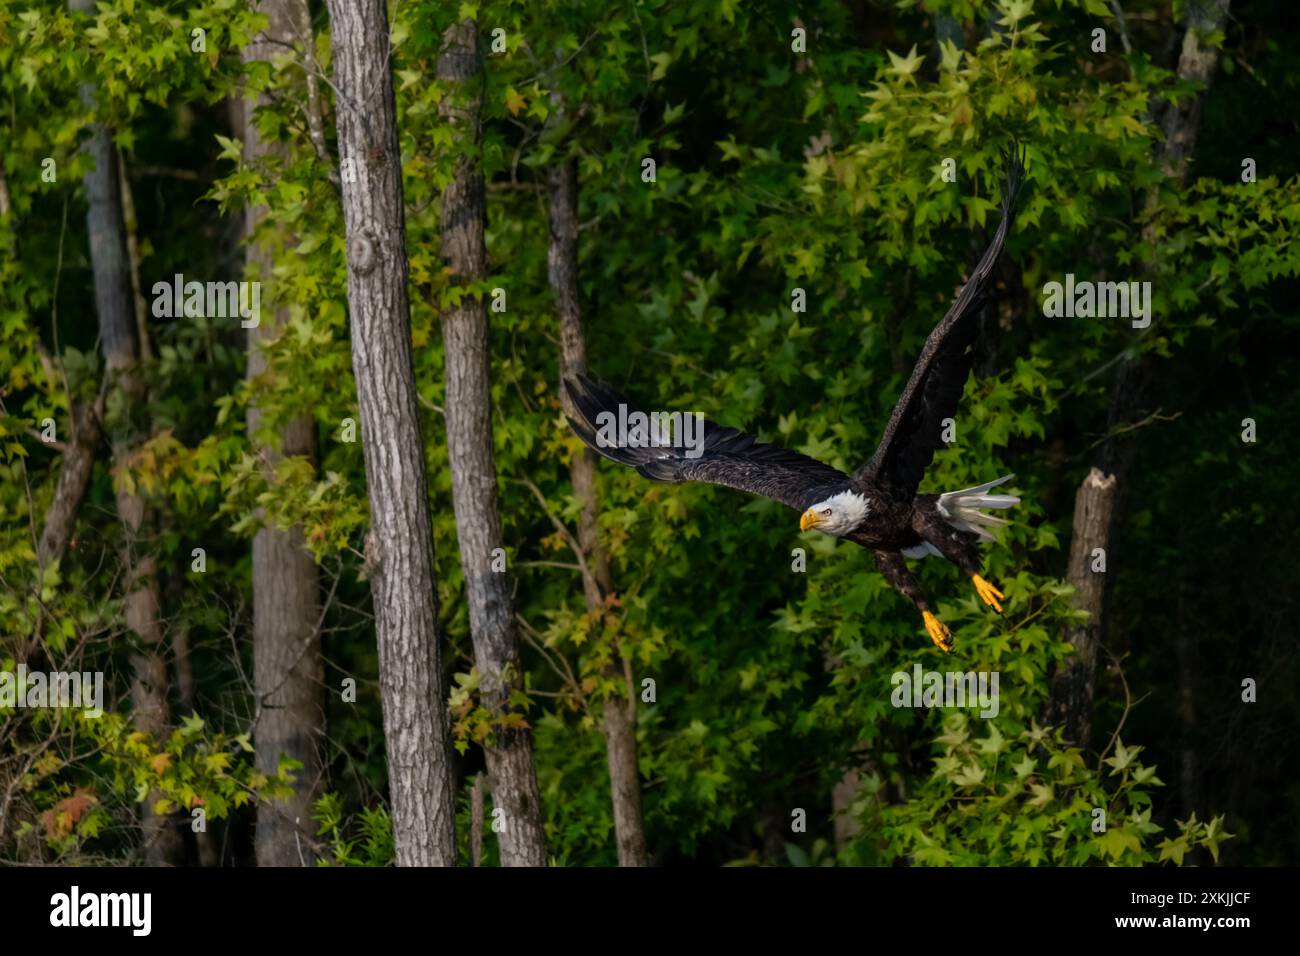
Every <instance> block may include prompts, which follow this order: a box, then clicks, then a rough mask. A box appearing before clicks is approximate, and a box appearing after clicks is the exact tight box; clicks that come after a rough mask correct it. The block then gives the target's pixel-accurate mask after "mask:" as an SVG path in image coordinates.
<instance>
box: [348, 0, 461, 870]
mask: <svg viewBox="0 0 1300 956" xmlns="http://www.w3.org/2000/svg"><path fill="white" fill-rule="evenodd" d="M328 5H329V12H330V25H331V31H332V35H333V49H334V72H335V79H336V83H337V87H336V89H337V95H338V102H337V103H336V114H337V117H338V136H339V152H340V154H341V156H342V158H343V160H345V161H346V160H352V167H353V170H352V171H353V172H355V176H345V177H343V182H342V187H343V218H344V226H345V229H346V233H347V258H348V308H349V312H350V314H351V319H352V367H353V371H354V373H355V375H356V380H357V397H358V400H359V403H360V406H361V433H362V448H363V451H364V455H365V464H366V489H367V492H368V495H369V498H370V522H371V528H370V532H369V533H368V534H367V536H366V565H367V569H368V572H369V575H370V588H371V593H372V595H373V599H374V612H375V631H376V635H377V638H378V642H379V683H380V694H381V697H382V699H383V710H384V743H385V747H386V750H387V756H388V788H389V796H390V799H391V803H392V818H393V840H394V843H395V845H396V850H397V862H398V865H400V866H454V865H455V863H456V834H455V822H456V821H455V804H454V803H453V798H452V788H451V774H450V768H449V763H450V750H449V741H448V737H447V704H446V695H445V693H444V691H443V684H442V664H441V660H440V655H441V651H440V648H439V646H438V594H437V590H436V582H435V580H434V570H433V530H432V526H431V525H430V522H429V498H428V486H427V483H426V478H425V469H424V442H423V439H422V437H421V435H420V413H419V407H418V405H417V403H416V397H415V369H414V366H413V365H412V361H411V312H410V302H409V300H408V298H407V288H406V286H407V262H406V221H405V215H404V210H403V205H402V203H403V198H402V160H401V155H400V152H399V150H398V145H397V108H396V103H395V100H394V97H393V79H392V74H391V72H390V66H389V62H388V52H389V40H388V15H387V9H386V4H385V2H384V0H328Z"/></svg>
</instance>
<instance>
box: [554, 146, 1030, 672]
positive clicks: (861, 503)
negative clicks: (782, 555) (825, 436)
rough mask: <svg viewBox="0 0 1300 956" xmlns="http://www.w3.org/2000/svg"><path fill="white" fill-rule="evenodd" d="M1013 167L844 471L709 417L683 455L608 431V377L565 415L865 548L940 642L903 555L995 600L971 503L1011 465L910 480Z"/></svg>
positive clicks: (640, 457) (983, 534)
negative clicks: (981, 478)
mask: <svg viewBox="0 0 1300 956" xmlns="http://www.w3.org/2000/svg"><path fill="white" fill-rule="evenodd" d="M1023 174H1024V166H1023V159H1022V157H1021V156H1020V155H1019V153H1018V151H1013V152H1012V153H1010V154H1009V155H1008V160H1007V185H1006V189H1005V190H1004V192H1003V197H1002V221H1001V222H1000V223H999V225H998V228H997V231H996V232H995V233H994V236H993V240H992V241H991V242H990V244H989V247H988V249H986V250H985V252H984V255H983V256H982V257H981V258H980V261H979V263H978V264H977V265H976V266H975V268H974V270H972V272H971V275H970V278H969V279H968V280H967V281H966V284H965V285H964V286H963V287H962V289H961V291H960V292H959V293H958V295H957V299H956V301H955V302H954V303H953V305H952V307H951V308H950V309H949V310H948V314H947V315H945V316H944V318H943V319H942V321H940V322H939V324H938V325H937V326H935V328H934V330H933V331H932V332H931V333H930V335H929V337H928V338H927V339H926V343H925V347H924V348H923V349H922V351H921V355H920V357H919V358H918V359H917V362H916V366H915V367H914V368H913V370H912V375H911V377H910V378H909V380H908V383H907V385H906V387H905V388H904V390H903V393H902V395H901V396H899V399H898V402H897V404H896V405H895V406H894V411H893V414H892V415H891V416H890V419H889V423H888V424H887V425H886V426H885V432H884V435H883V437H882V438H881V440H880V444H879V446H878V447H877V448H876V451H875V454H874V455H872V457H871V460H870V461H868V462H867V463H866V464H864V465H863V466H862V467H861V468H859V469H858V470H857V471H855V472H854V473H853V474H851V475H848V474H845V473H844V472H841V471H839V470H838V469H836V468H832V467H831V466H830V465H827V464H824V463H822V462H819V461H817V460H816V459H813V458H809V457H808V456H806V455H801V454H799V453H798V452H793V451H790V450H788V449H784V448H780V447H778V446H775V445H767V444H762V443H760V442H757V441H755V440H754V438H753V437H752V436H750V435H747V434H745V433H744V432H741V431H739V430H737V429H735V428H727V427H725V426H721V425H717V424H715V423H713V422H709V421H705V422H703V423H702V427H703V431H702V442H701V443H699V445H698V447H696V448H694V449H691V450H689V451H690V453H689V454H688V450H687V449H684V448H682V447H672V446H670V445H668V444H662V443H660V444H656V443H651V442H646V441H640V442H638V441H628V442H622V441H620V442H610V441H608V440H605V438H604V436H605V432H603V431H602V429H603V428H604V427H605V424H608V422H609V421H610V417H611V416H617V415H618V411H619V408H620V406H622V407H623V410H624V411H625V412H626V411H627V409H630V408H632V406H631V405H630V403H629V402H628V401H627V399H626V398H624V397H623V396H622V395H620V394H619V393H618V392H617V391H615V390H614V389H612V388H610V387H609V386H608V385H605V384H603V383H600V382H596V381H593V380H591V379H588V378H585V377H580V378H576V379H568V380H566V382H565V387H566V390H567V392H568V397H569V399H570V402H571V404H572V410H573V414H572V415H571V416H570V418H569V421H570V424H571V425H572V426H573V429H574V431H576V432H577V433H578V435H579V436H580V437H581V438H582V439H583V441H584V442H586V444H587V445H589V446H590V447H591V448H593V449H594V450H595V451H597V452H599V453H600V454H602V455H604V456H605V457H606V458H610V459H612V460H614V461H617V462H620V463H622V464H625V465H629V466H631V467H633V468H635V469H636V470H637V471H638V472H640V473H641V474H642V475H644V476H645V477H647V478H652V479H654V480H656V481H670V482H679V481H703V482H708V483H710V484H715V485H722V486H724V487H727V488H735V489H738V490H741V491H747V492H750V493H751V494H757V495H762V496H764V497H767V498H771V499H773V500H775V501H779V502H781V503H782V504H784V505H787V506H789V507H791V508H794V509H795V510H796V511H798V512H800V513H801V515H802V518H801V522H800V523H801V527H802V528H803V529H804V530H807V529H808V528H817V529H818V530H822V531H825V532H826V533H828V534H834V535H836V536H838V537H842V538H846V539H847V540H849V541H853V542H854V543H856V544H859V545H861V546H862V547H864V548H867V549H869V550H870V551H871V552H872V553H873V555H874V556H875V559H876V564H877V567H879V569H880V572H881V573H882V574H883V575H884V576H885V579H886V580H887V581H889V583H890V584H891V585H893V587H894V588H896V589H897V590H898V591H900V592H901V593H902V594H904V595H905V596H907V597H908V598H909V599H910V600H911V601H912V603H913V604H915V605H916V607H917V608H918V609H919V610H920V611H921V612H922V615H923V617H924V619H925V626H926V630H927V631H928V632H929V634H930V637H931V639H932V640H933V641H934V643H935V644H936V645H937V646H939V647H940V648H941V649H943V650H945V651H947V650H950V649H951V647H952V640H951V634H950V633H949V632H948V629H947V628H946V627H944V626H943V625H942V624H941V623H940V622H939V621H938V619H937V618H935V617H934V615H933V614H932V613H931V611H930V606H929V604H928V602H927V601H926V598H925V595H924V593H923V592H922V591H921V588H920V585H919V584H918V583H917V581H916V579H915V578H914V577H913V576H912V574H911V572H910V571H909V570H908V568H907V563H906V561H905V557H923V556H924V555H926V554H937V555H941V556H942V557H944V558H947V559H948V560H949V561H951V562H952V563H953V564H955V565H957V566H958V567H959V568H961V569H962V571H964V572H965V573H966V574H967V575H969V576H970V577H971V578H972V580H973V581H974V584H975V587H976V590H977V591H978V593H979V595H980V597H981V598H983V600H984V601H985V603H987V604H988V605H990V606H991V607H993V608H994V609H995V610H998V611H1001V604H999V599H1001V598H1002V593H1001V592H1000V591H998V590H997V589H996V588H994V587H993V585H991V584H989V583H988V582H987V581H985V580H984V579H983V578H982V577H981V576H980V571H981V567H982V565H981V562H980V558H979V550H978V544H979V542H980V540H981V539H983V540H992V535H990V534H989V533H988V531H987V530H986V528H987V527H988V526H990V525H996V524H1003V523H1005V522H1003V521H1001V520H1000V519H997V518H994V517H993V516H991V515H987V514H984V513H983V512H982V511H981V510H980V509H985V508H993V509H1002V508H1007V507H1010V506H1011V505H1013V504H1016V503H1017V502H1018V501H1019V499H1018V498H1015V497H1012V496H1010V495H1000V494H999V495H990V494H989V493H988V492H989V491H990V490H991V489H992V488H993V487H994V486H996V485H999V484H1001V483H1002V482H1004V481H1006V480H1008V479H1009V478H1010V477H1011V476H1009V475H1008V476H1006V477H1005V478H1001V479H998V480H997V481H992V482H988V483H986V484H984V485H980V486H978V487H975V488H967V489H964V490H962V491H955V492H948V493H946V494H942V495H936V494H923V495H922V494H917V488H918V487H919V485H920V483H921V479H922V477H923V476H924V474H925V470H926V468H928V467H929V465H930V462H931V460H932V459H933V458H934V453H935V451H937V450H938V449H939V448H940V447H941V446H942V445H943V440H942V430H943V427H944V423H945V419H949V418H951V417H952V416H953V415H954V414H955V413H956V411H957V406H958V404H959V403H960V401H961V395H962V390H963V388H964V387H965V384H966V377H967V375H968V374H969V372H970V367H971V355H970V345H971V343H972V342H973V341H974V338H975V335H976V332H977V331H978V314H979V311H980V309H981V308H982V307H983V306H984V304H985V303H986V301H987V299H988V296H989V294H990V292H991V288H992V275H993V268H994V266H995V265H996V263H997V259H998V256H999V255H1000V254H1001V252H1002V246H1003V243H1004V242H1005V240H1006V235H1007V231H1008V229H1009V228H1010V224H1011V220H1012V216H1013V213H1014V210H1015V200H1016V195H1017V192H1018V189H1019V185H1020V181H1021V178H1022V176H1023ZM602 423H605V424H602Z"/></svg>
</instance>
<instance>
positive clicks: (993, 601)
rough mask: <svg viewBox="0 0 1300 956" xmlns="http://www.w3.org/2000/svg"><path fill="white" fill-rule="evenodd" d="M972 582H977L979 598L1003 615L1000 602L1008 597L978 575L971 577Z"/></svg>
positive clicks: (976, 587)
mask: <svg viewBox="0 0 1300 956" xmlns="http://www.w3.org/2000/svg"><path fill="white" fill-rule="evenodd" d="M971 580H972V581H974V582H975V590H976V591H977V592H978V593H979V596H980V597H981V598H983V599H984V603H985V604H987V605H988V606H989V607H991V608H993V610H995V611H997V612H998V613H999V614H1001V613H1002V604H1001V603H1000V602H1001V601H1002V599H1004V598H1005V597H1006V595H1005V594H1003V593H1002V592H1001V591H999V590H998V589H997V588H995V587H994V586H993V585H991V584H989V583H988V582H987V581H985V580H984V579H983V578H982V577H980V576H979V575H978V574H974V575H971Z"/></svg>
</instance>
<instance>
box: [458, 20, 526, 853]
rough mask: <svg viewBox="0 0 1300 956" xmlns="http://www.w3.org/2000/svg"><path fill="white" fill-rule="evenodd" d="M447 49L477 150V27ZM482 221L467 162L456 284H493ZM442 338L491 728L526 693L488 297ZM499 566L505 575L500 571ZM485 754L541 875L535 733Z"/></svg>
mask: <svg viewBox="0 0 1300 956" xmlns="http://www.w3.org/2000/svg"><path fill="white" fill-rule="evenodd" d="M443 39H444V43H445V47H444V52H443V54H442V55H441V56H440V57H439V58H438V78H439V79H440V80H443V81H445V82H448V83H450V84H451V85H452V88H451V90H450V91H449V93H448V95H447V96H446V98H444V99H443V101H442V103H441V104H440V106H439V112H440V114H441V115H442V117H443V119H444V120H446V121H447V123H448V124H449V125H450V126H452V127H453V128H457V129H458V130H459V132H460V135H461V138H462V142H463V143H465V144H470V143H473V144H475V145H477V144H478V141H479V139H480V131H481V130H480V119H479V115H478V109H477V107H476V106H473V105H470V106H465V105H464V102H463V101H465V100H466V99H468V97H469V96H471V95H473V94H475V93H476V92H477V91H476V90H472V89H470V87H471V86H472V85H473V82H472V81H474V80H475V79H476V78H478V79H480V81H481V76H480V70H479V48H478V31H477V28H476V27H475V25H474V21H472V20H466V21H464V22H462V23H458V24H454V25H453V26H451V27H449V28H448V30H447V32H446V34H444V37H443ZM485 219H486V212H485V208H484V199H483V175H482V172H481V171H480V167H479V163H478V159H477V158H476V157H475V156H473V155H470V154H468V153H462V154H461V156H460V158H459V159H458V160H457V163H456V172H455V175H454V177H453V179H452V181H451V183H450V184H448V186H447V189H446V191H445V192H444V193H443V195H442V211H441V230H442V236H441V254H442V261H443V262H444V263H445V264H446V266H447V267H448V268H449V269H450V270H451V272H452V274H453V277H454V281H456V282H458V283H462V284H467V283H472V282H476V281H479V280H482V279H483V278H484V277H485V276H486V275H487V247H486V245H485V242H484V237H483V231H484V223H485ZM442 338H443V344H444V348H445V351H446V363H447V397H446V401H445V403H444V404H445V405H446V419H447V455H448V458H449V461H450V465H451V492H452V502H453V505H454V507H455V510H456V537H457V538H458V539H459V541H460V564H461V569H462V571H463V572H464V576H465V598H466V600H467V601H468V602H469V623H470V635H471V638H472V640H473V643H474V662H475V665H476V666H477V668H478V672H479V692H480V694H481V702H482V704H483V706H484V707H485V708H487V710H488V711H489V712H490V713H491V714H492V715H493V719H494V721H495V720H498V719H500V718H504V717H506V716H507V715H509V714H511V713H512V712H517V708H516V707H514V706H513V705H512V704H511V703H510V695H511V692H512V691H515V690H518V689H520V688H522V687H523V671H522V668H521V667H520V663H519V636H518V634H517V633H516V631H515V627H516V625H515V614H514V602H513V600H512V599H511V593H510V578H509V575H508V574H507V573H505V570H504V567H505V565H504V560H505V550H504V546H503V544H502V540H501V516H500V512H499V509H498V506H497V474H496V461H495V459H494V454H493V448H492V386H491V341H490V334H489V330H488V316H487V309H486V307H485V304H484V302H483V299H482V297H480V296H477V295H466V296H465V297H463V298H462V299H461V300H460V302H459V303H457V304H456V305H454V306H451V307H449V308H446V309H443V310H442ZM494 561H495V563H496V568H497V569H499V570H494V567H493V565H494ZM484 751H485V755H486V758H487V769H488V778H489V782H490V783H491V786H492V804H493V807H494V808H498V809H502V810H504V811H505V820H504V821H503V823H504V829H502V830H501V831H500V833H499V836H500V839H501V845H500V850H501V865H502V866H545V865H546V831H545V828H544V827H543V824H542V809H541V798H540V796H539V795H538V792H537V773H536V771H535V770H534V767H533V736H532V731H531V730H530V729H529V728H527V727H505V726H501V725H500V724H498V725H497V726H495V727H494V728H493V731H492V739H491V741H490V742H489V743H488V744H487V745H486V746H485V748H484Z"/></svg>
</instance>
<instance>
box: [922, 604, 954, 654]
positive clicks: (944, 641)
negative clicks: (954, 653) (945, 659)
mask: <svg viewBox="0 0 1300 956" xmlns="http://www.w3.org/2000/svg"><path fill="white" fill-rule="evenodd" d="M921 618H922V619H923V620H924V621H925V629H926V631H928V632H929V634H930V640H932V641H934V646H935V647H937V648H939V650H941V651H943V652H944V653H945V654H947V653H949V652H950V651H951V650H952V631H950V630H948V628H947V626H945V625H944V623H943V621H941V620H939V619H938V618H937V617H935V616H934V615H933V614H931V613H930V612H929V611H922V612H921Z"/></svg>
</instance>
